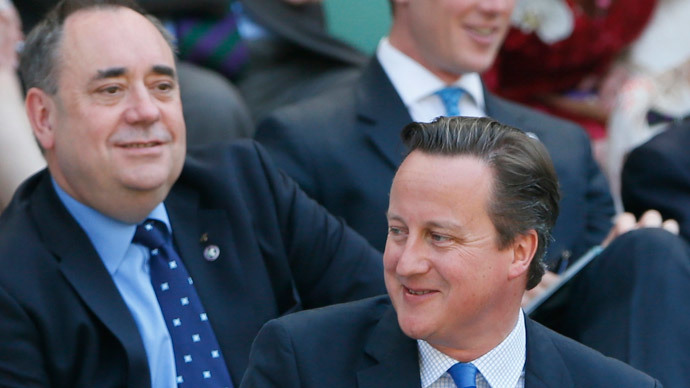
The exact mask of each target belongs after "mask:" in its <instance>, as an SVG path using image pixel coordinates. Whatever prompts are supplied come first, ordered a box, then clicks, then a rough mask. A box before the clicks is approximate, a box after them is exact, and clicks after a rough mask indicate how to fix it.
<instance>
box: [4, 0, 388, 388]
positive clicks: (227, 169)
mask: <svg viewBox="0 0 690 388" xmlns="http://www.w3.org/2000/svg"><path fill="white" fill-rule="evenodd" d="M21 70H22V73H23V76H24V80H25V83H26V85H27V86H28V88H29V90H28V92H27V96H26V109H27V113H28V116H29V121H30V123H31V126H32V127H33V131H34V134H35V136H36V138H37V139H38V142H39V143H40V145H41V147H42V148H43V150H44V154H45V158H46V161H47V163H48V169H47V170H44V171H41V172H39V173H37V174H36V175H34V176H33V177H31V178H29V179H28V180H27V181H26V182H24V183H23V184H22V186H21V187H20V188H19V189H18V191H17V193H16V194H15V196H14V198H13V200H12V202H11V203H10V205H9V206H8V207H7V209H6V211H5V212H4V213H3V215H2V217H1V218H0V267H2V268H4V269H5V270H4V271H1V273H0V312H1V315H2V318H1V319H0V386H3V387H55V388H60V387H65V388H67V387H69V388H72V387H125V386H126V387H132V388H142V387H144V388H145V387H154V388H159V387H165V388H173V387H193V388H196V387H231V386H237V385H238V384H239V382H240V379H241V378H242V375H243V373H244V370H245V367H246V364H247V359H248V356H249V349H250V346H251V343H252V340H253V338H254V336H255V335H256V333H257V332H258V330H259V329H260V328H261V326H262V325H263V324H264V323H265V322H266V321H268V320H269V319H271V318H275V317H278V316H280V315H282V314H285V313H288V312H291V311H296V310H300V309H302V308H310V307H318V306H324V305H328V304H332V303H336V302H344V301H349V300H355V299H360V298H362V297H367V296H373V295H378V294H381V293H383V292H385V288H384V286H383V284H384V282H383V278H382V273H383V270H382V266H381V259H380V258H381V256H380V254H379V253H378V252H376V251H375V250H374V249H372V248H371V247H370V246H369V245H368V244H367V243H366V241H364V240H363V239H362V238H361V237H359V236H358V235H356V234H355V233H354V232H353V231H351V230H349V229H348V228H346V227H345V226H344V223H343V222H342V221H340V220H337V219H335V218H333V217H331V216H330V215H328V214H327V213H326V212H325V211H324V209H323V208H321V207H320V206H318V205H317V204H316V203H315V202H313V201H312V200H310V199H309V198H307V197H306V196H305V195H304V193H302V192H301V191H300V190H299V189H298V188H297V186H296V185H295V184H294V183H293V182H292V181H291V180H290V179H288V178H286V177H285V176H284V175H282V174H281V173H279V172H278V171H277V170H276V169H275V168H274V167H272V165H271V163H270V162H269V161H268V157H267V156H266V155H265V153H264V152H263V151H262V150H261V149H260V148H259V147H258V146H257V145H256V144H255V143H253V142H251V141H245V142H240V143H237V144H234V145H232V146H219V147H210V148H204V149H199V150H198V151H197V152H196V153H190V155H189V156H187V157H186V156H185V154H186V150H185V123H184V120H183V117H182V109H181V104H180V92H179V85H178V80H177V72H176V67H175V58H174V54H173V47H172V45H171V44H170V43H169V41H168V40H167V38H166V33H165V30H164V29H163V28H162V27H161V25H160V23H158V22H157V21H156V20H155V19H153V18H151V17H149V16H147V15H145V14H143V13H141V12H140V11H139V10H138V8H137V7H136V6H135V5H134V4H132V3H129V2H128V1H124V0H66V1H61V2H60V3H59V4H58V5H57V6H56V8H55V9H54V10H52V11H51V12H50V13H49V14H48V15H47V16H46V18H45V20H44V21H42V22H41V23H40V24H39V25H38V26H37V27H36V28H35V29H34V30H33V31H32V33H31V34H29V36H28V38H27V41H26V46H25V50H24V53H23V54H22V59H21Z"/></svg>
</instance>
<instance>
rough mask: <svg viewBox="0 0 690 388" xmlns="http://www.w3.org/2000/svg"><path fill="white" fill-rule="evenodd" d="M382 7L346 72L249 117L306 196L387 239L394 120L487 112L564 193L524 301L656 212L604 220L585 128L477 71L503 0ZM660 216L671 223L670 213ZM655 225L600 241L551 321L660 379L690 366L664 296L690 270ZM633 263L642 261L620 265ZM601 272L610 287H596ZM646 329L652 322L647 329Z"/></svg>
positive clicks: (602, 188) (378, 242) (684, 286)
mask: <svg viewBox="0 0 690 388" xmlns="http://www.w3.org/2000/svg"><path fill="white" fill-rule="evenodd" d="M392 5H393V25H392V27H391V30H390V34H389V36H388V37H387V38H384V39H383V40H382V41H381V43H380V44H379V47H378V50H377V53H376V56H375V57H374V58H373V59H372V61H371V62H370V64H369V65H368V67H367V68H366V69H365V70H364V72H363V74H362V76H361V78H360V79H359V81H358V82H357V83H356V84H353V85H350V86H347V87H342V88H339V89H336V90H333V91H330V92H328V93H325V94H322V95H319V96H316V97H314V99H311V100H307V101H304V102H301V103H298V104H295V105H292V106H288V107H285V108H283V109H279V110H277V111H276V112H274V113H273V114H272V115H270V116H269V117H268V118H267V119H266V120H265V121H264V122H263V123H261V124H260V125H259V127H258V129H257V133H256V138H257V139H258V140H259V141H260V142H262V143H263V144H264V145H266V147H267V148H268V150H269V152H270V153H271V156H273V158H274V160H275V161H276V162H277V165H278V166H279V167H281V168H283V169H284V170H285V171H286V172H287V173H288V175H291V176H292V177H293V178H295V180H296V181H297V182H298V183H299V184H300V186H301V187H302V188H303V189H304V190H305V191H306V192H307V194H309V195H310V196H312V198H314V199H316V200H317V201H318V202H320V203H321V204H323V205H324V206H325V207H326V208H327V209H329V211H331V212H332V213H333V214H334V215H337V216H341V217H343V218H344V219H345V220H346V221H347V222H348V224H349V225H350V226H352V227H353V228H354V229H355V230H357V231H358V232H360V233H361V234H362V235H363V236H364V237H365V238H367V239H368V240H369V241H370V242H371V243H372V245H374V246H375V247H376V248H378V249H379V250H383V247H384V244H385V239H386V233H385V230H386V218H385V216H384V214H385V212H386V208H387V204H388V193H389V189H390V183H391V181H392V179H393V176H394V174H395V170H396V168H397V166H399V165H400V163H401V161H402V155H403V151H404V147H403V145H402V143H401V141H400V138H399V128H402V127H403V126H404V125H405V124H406V123H408V122H410V121H412V120H414V121H421V122H427V121H430V120H432V119H433V118H434V117H437V116H441V115H457V114H461V115H463V116H489V117H492V118H494V119H496V120H498V121H500V122H502V123H505V124H508V125H511V126H514V127H516V128H520V129H521V130H524V131H525V132H527V133H530V134H531V135H532V136H535V137H537V138H538V139H539V140H540V141H541V142H542V143H543V144H544V145H545V146H546V148H547V150H548V151H549V153H550V155H551V157H552V160H553V163H554V165H555V168H556V173H557V174H558V177H559V183H560V188H561V192H562V193H563V196H562V198H561V202H560V209H561V211H560V217H559V219H558V220H557V222H556V225H555V226H554V229H553V237H554V243H553V244H552V245H551V247H550V249H549V252H547V256H546V260H545V261H546V263H547V265H548V267H549V269H550V270H551V271H553V272H547V274H546V275H545V276H544V278H543V279H544V280H543V282H542V283H541V284H540V285H539V286H537V287H536V288H535V289H534V290H533V291H532V292H530V293H528V294H526V298H525V300H526V301H527V300H528V299H529V298H531V297H532V296H533V295H536V294H538V293H539V292H541V291H542V290H543V289H544V288H545V286H547V285H548V284H550V283H552V282H554V281H556V279H557V275H556V273H560V272H561V271H563V270H564V269H565V268H566V267H567V266H568V264H569V263H570V262H571V261H572V260H574V259H575V258H578V257H580V256H581V255H582V254H583V253H585V252H586V251H587V250H588V249H589V248H590V247H592V246H594V245H598V244H603V245H606V244H608V243H609V242H611V241H612V240H613V238H614V237H616V236H618V235H620V234H622V232H624V231H627V230H629V229H631V228H634V227H637V226H650V225H660V224H661V219H660V217H659V216H658V213H650V214H649V215H648V216H646V217H642V218H641V219H640V221H639V222H638V221H637V220H636V219H635V218H634V217H632V216H631V215H625V216H623V217H621V218H619V219H618V220H617V222H616V224H615V225H612V222H611V220H612V218H613V215H614V206H613V200H612V198H611V195H610V193H609V189H608V184H607V182H606V179H605V177H604V175H603V174H602V173H601V171H600V169H599V167H598V166H597V164H596V163H595V161H594V159H593V157H592V153H591V148H590V141H589V138H588V137H587V135H586V134H585V132H584V130H583V129H582V128H580V127H579V126H576V125H574V124H572V123H570V122H567V121H564V120H560V119H556V118H554V117H551V116H547V115H545V114H542V113H539V112H537V111H534V110H531V109H528V108H526V107H523V106H520V105H517V104H514V103H511V102H508V101H506V100H502V99H500V98H498V97H496V96H494V95H492V94H491V93H489V92H488V91H487V90H486V89H485V88H484V86H483V84H482V81H481V79H480V77H479V73H480V72H482V71H484V70H485V69H486V68H487V67H488V66H489V65H490V64H491V63H492V61H493V60H494V57H495V56H496V52H497V51H498V49H499V46H500V45H501V43H502V40H503V38H504V35H505V33H506V31H507V29H508V26H509V22H510V14H511V12H512V10H513V8H514V1H513V0H496V1H481V0H434V1H430V0H393V1H392ZM453 97H454V98H453ZM665 226H667V227H669V228H670V229H675V228H676V226H677V225H676V224H674V222H673V221H671V222H668V223H666V225H665ZM657 232H658V231H650V230H644V231H640V232H639V233H635V234H634V235H633V237H634V239H635V241H637V242H640V244H641V245H642V246H644V248H642V247H641V246H640V245H637V244H632V243H631V244H627V245H626V244H622V243H618V244H616V246H615V247H614V246H610V247H609V248H608V249H605V250H604V251H603V252H602V254H601V255H600V257H599V258H598V259H597V262H600V265H601V267H597V266H593V267H592V268H601V270H602V273H601V274H597V273H596V272H595V271H594V270H592V271H590V272H591V275H587V276H584V277H583V278H582V279H581V280H579V283H580V284H582V286H581V287H577V289H579V290H580V292H579V293H577V294H576V293H574V292H571V294H570V297H569V298H565V299H563V300H564V301H567V306H566V312H565V313H562V314H559V315H558V316H555V317H554V318H562V319H561V320H560V321H559V322H556V321H552V322H551V324H552V325H553V326H552V327H553V328H556V329H558V330H557V331H559V332H562V333H567V334H568V335H569V336H571V337H573V338H575V339H577V340H579V341H581V342H583V343H585V344H586V345H588V346H591V347H593V348H595V349H597V350H600V351H602V352H603V353H605V354H607V355H611V356H615V357H618V358H620V359H621V360H623V361H626V362H629V363H632V365H633V366H635V367H636V368H639V369H642V370H644V371H646V372H648V373H650V374H652V375H653V376H655V377H658V378H659V379H660V380H661V381H662V382H663V383H664V385H667V386H673V384H672V381H675V382H676V383H675V384H677V386H680V387H682V386H684V385H686V384H687V383H686V382H687V381H688V379H690V375H688V376H682V374H683V372H682V371H686V370H687V371H690V359H689V358H688V357H686V354H687V351H685V349H686V348H687V347H688V346H690V342H687V341H690V338H687V337H685V336H684V334H683V332H684V329H683V327H684V326H685V323H684V320H685V319H686V317H687V315H683V314H676V310H675V308H674V307H673V305H674V304H677V303H679V301H680V300H683V299H684V298H685V296H684V295H686V294H687V293H688V292H690V289H688V287H690V273H688V271H675V272H669V271H668V270H667V268H683V266H687V261H688V258H687V256H686V255H685V253H684V252H682V253H679V252H678V251H679V249H677V248H676V247H677V245H678V244H677V242H676V241H675V239H674V238H673V237H672V236H670V235H668V234H665V233H657ZM607 236H608V238H607ZM627 238H631V237H626V239H627ZM667 240H673V241H667ZM624 241H625V240H624ZM642 241H643V242H642ZM633 246H636V247H637V249H634V248H633ZM655 246H656V248H653V247H655ZM669 247H673V248H669ZM614 248H615V249H614ZM667 249H669V250H668V251H667ZM650 252H651V253H652V255H651V256H650ZM667 261H668V262H667ZM606 263H610V264H611V265H606ZM648 263H652V265H648ZM597 265H599V264H597ZM617 266H621V267H622V268H617ZM633 270H634V271H639V272H633V273H630V271H633ZM651 272H654V273H655V274H656V275H655V276H654V278H655V279H656V280H655V281H654V282H649V281H647V280H645V278H646V277H647V276H649V275H650V273H651ZM613 273H625V274H628V275H629V276H613V275H612V274H613ZM594 280H596V281H594ZM602 283H603V284H605V286H606V287H610V289H611V290H616V292H611V293H606V292H604V291H602V286H601V284H602ZM659 284H673V285H674V286H673V287H659ZM603 295H607V296H608V297H602V296H603ZM661 301H668V302H664V303H661ZM673 301H675V302H673ZM630 306H641V307H640V308H632V307H630ZM615 307H620V309H619V308H615ZM650 311H655V312H656V314H650V313H649V312H650ZM659 316H664V317H665V318H664V319H659V318H658V317H659ZM566 324H567V327H566V326H565V325H566ZM620 327H626V328H629V330H625V331H620V330H619V328H620ZM652 328H653V329H652ZM613 333H616V335H613ZM648 333H655V334H654V335H653V336H652V337H651V338H650V337H648V336H647V335H648ZM676 338H681V340H680V341H676V340H675V339H676ZM662 344H663V345H662ZM671 365H673V366H671Z"/></svg>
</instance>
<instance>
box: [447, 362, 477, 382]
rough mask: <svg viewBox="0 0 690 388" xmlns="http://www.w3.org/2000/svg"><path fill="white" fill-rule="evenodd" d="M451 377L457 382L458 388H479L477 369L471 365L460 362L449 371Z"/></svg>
mask: <svg viewBox="0 0 690 388" xmlns="http://www.w3.org/2000/svg"><path fill="white" fill-rule="evenodd" d="M448 373H449V374H450V377H452V378H453V381H455V385H457V386H458V388H477V382H476V380H477V367H476V366H474V365H472V364H470V363H464V362H459V363H457V364H455V365H453V366H451V367H450V369H448Z"/></svg>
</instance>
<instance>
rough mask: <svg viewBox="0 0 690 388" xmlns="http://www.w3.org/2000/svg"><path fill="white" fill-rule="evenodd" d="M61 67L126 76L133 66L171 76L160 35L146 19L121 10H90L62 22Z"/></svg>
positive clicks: (169, 51) (169, 59)
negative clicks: (75, 67) (163, 69)
mask: <svg viewBox="0 0 690 388" xmlns="http://www.w3.org/2000/svg"><path fill="white" fill-rule="evenodd" d="M61 54H62V55H61V56H62V57H63V59H64V61H63V65H64V66H67V67H73V66H75V65H76V66H77V68H81V69H82V70H84V69H85V68H87V69H88V72H90V73H93V74H92V76H93V77H98V76H101V75H102V74H103V73H107V74H112V73H115V72H120V73H126V72H128V71H131V70H132V69H133V68H134V67H141V66H143V67H145V69H146V71H149V72H150V71H153V72H157V73H163V74H164V73H166V72H167V73H169V72H170V71H167V70H166V71H158V70H159V69H162V68H167V69H169V70H172V73H173V74H174V68H175V65H174V56H173V53H172V49H171V48H170V46H169V45H168V42H167V41H166V40H165V38H164V37H163V35H162V34H161V32H160V31H159V30H158V29H157V28H156V26H154V25H153V23H151V21H149V20H148V19H147V18H146V17H144V16H143V15H141V14H139V13H137V12H136V11H134V10H131V9H129V8H124V7H107V8H90V9H87V10H81V11H77V12H75V13H74V14H72V15H70V16H69V17H68V18H67V19H66V20H65V28H64V36H63V39H62V44H61Z"/></svg>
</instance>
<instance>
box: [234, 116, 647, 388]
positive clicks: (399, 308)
mask: <svg viewBox="0 0 690 388" xmlns="http://www.w3.org/2000/svg"><path fill="white" fill-rule="evenodd" d="M403 138H404V142H405V143H406V144H407V145H408V146H409V147H410V150H411V152H410V154H409V155H408V156H407V157H406V158H405V160H404V161H403V162H402V164H401V166H400V168H399V170H398V172H397V173H396V175H395V178H394V180H393V185H392V188H391V194H390V205H389V207H388V213H387V218H388V224H389V227H388V239H387V242H386V250H385V253H384V268H385V281H386V288H387V290H388V296H389V297H390V300H389V299H388V297H386V296H381V297H376V298H371V299H366V300H363V301H359V302H354V303H348V304H343V305H338V306H331V307H327V308H324V309H319V310H314V311H310V312H305V313H304V314H302V313H298V314H294V315H291V316H287V317H284V318H280V319H278V320H274V321H271V322H269V323H268V324H267V325H266V326H265V327H264V328H263V329H262V331H261V332H260V333H259V335H258V336H257V339H256V341H255V343H254V345H253V348H252V353H251V356H250V365H249V368H248V370H247V374H246V375H245V378H244V380H243V382H242V388H268V387H276V388H277V387H281V388H290V387H302V388H309V387H324V386H328V387H337V388H345V387H359V388H373V387H383V386H390V387H404V388H413V387H422V388H433V387H450V386H455V385H453V382H455V384H456V385H457V386H458V387H462V388H465V387H475V386H477V387H487V386H488V387H530V388H531V387H603V386H610V385H614V386H621V387H652V386H660V384H659V382H658V381H654V380H653V379H651V378H650V377H649V376H646V375H644V374H642V373H640V372H638V371H635V370H634V369H632V368H631V367H629V366H627V365H625V364H623V363H621V362H620V361H617V360H613V359H610V358H606V357H604V356H602V355H601V354H599V353H597V352H595V351H592V350H591V349H588V348H586V347H584V346H582V345H580V344H578V343H576V342H574V341H572V340H570V339H568V338H565V337H563V336H561V335H559V334H556V333H554V332H552V331H551V330H549V329H547V328H545V327H543V326H541V325H539V324H538V323H536V322H534V321H532V320H530V319H529V318H526V317H525V316H524V314H523V313H522V311H521V309H520V303H521V298H522V294H523V292H524V291H525V288H532V287H534V286H535V285H536V284H537V283H539V281H540V279H541V276H542V275H543V273H544V268H543V265H542V262H541V259H542V257H543V255H544V252H545V251H546V247H547V245H548V243H549V239H550V232H551V228H552V227H553V225H554V223H555V221H556V217H557V216H558V200H559V191H558V180H557V177H556V173H555V170H554V168H553V165H552V164H551V161H550V158H549V156H548V153H547V151H546V149H545V148H544V146H543V145H542V144H540V143H539V142H538V141H536V140H534V139H531V138H529V137H528V136H526V135H525V134H524V133H523V132H521V131H519V130H517V129H515V128H511V127H508V126H505V125H502V124H500V123H498V122H495V121H493V120H489V119H485V118H458V117H453V118H445V117H442V118H439V119H437V120H436V121H434V122H433V123H431V124H419V123H412V124H410V125H408V126H407V127H406V128H405V129H404V130H403ZM391 302H392V306H391ZM415 340H416V341H415ZM316 358H318V359H319V362H311V360H314V359H316ZM420 382H421V384H420Z"/></svg>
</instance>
